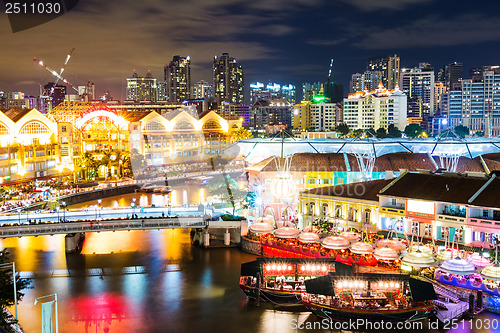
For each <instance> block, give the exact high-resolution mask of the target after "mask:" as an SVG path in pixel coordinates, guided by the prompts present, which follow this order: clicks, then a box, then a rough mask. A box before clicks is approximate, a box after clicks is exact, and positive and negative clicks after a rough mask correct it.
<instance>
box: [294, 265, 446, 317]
mask: <svg viewBox="0 0 500 333" xmlns="http://www.w3.org/2000/svg"><path fill="white" fill-rule="evenodd" d="M305 286H306V292H305V293H303V294H302V303H303V304H304V306H305V307H306V308H307V309H308V310H310V311H311V312H313V313H314V314H316V315H318V316H319V317H323V318H328V319H331V320H340V321H342V320H349V319H351V320H352V319H366V320H384V321H407V320H418V319H423V318H425V317H427V316H429V315H430V314H431V313H432V311H433V310H434V305H433V304H432V303H431V300H433V299H436V298H437V297H436V293H435V291H434V287H433V285H432V284H431V283H429V282H426V281H422V280H417V279H414V278H411V277H410V276H409V275H405V274H379V273H354V271H351V272H349V271H346V270H344V271H342V272H340V271H339V272H330V273H329V274H327V275H324V276H321V277H318V278H316V279H312V280H309V281H306V282H305Z"/></svg>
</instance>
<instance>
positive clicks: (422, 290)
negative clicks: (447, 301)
mask: <svg viewBox="0 0 500 333" xmlns="http://www.w3.org/2000/svg"><path fill="white" fill-rule="evenodd" d="M408 282H409V284H410V291H411V296H412V297H413V301H415V302H421V301H429V300H432V299H437V296H436V291H435V290H434V285H433V284H432V283H430V282H427V281H422V280H418V279H414V278H410V279H409V281H408Z"/></svg>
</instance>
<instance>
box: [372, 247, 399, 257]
mask: <svg viewBox="0 0 500 333" xmlns="http://www.w3.org/2000/svg"><path fill="white" fill-rule="evenodd" d="M373 255H374V256H375V258H377V259H379V260H396V259H398V258H399V253H398V252H397V251H396V250H395V249H393V248H390V247H388V246H385V247H378V248H376V249H375V251H374V252H373Z"/></svg>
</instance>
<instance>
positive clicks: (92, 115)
mask: <svg viewBox="0 0 500 333" xmlns="http://www.w3.org/2000/svg"><path fill="white" fill-rule="evenodd" d="M98 117H104V118H107V119H109V120H110V121H111V122H112V123H113V124H114V125H115V126H116V127H118V128H125V127H127V125H128V122H127V121H126V120H125V119H123V118H122V117H120V116H118V115H117V114H115V113H113V112H110V111H105V110H97V111H93V112H89V113H87V114H85V115H84V116H83V117H81V118H79V119H78V120H77V121H76V123H75V125H76V127H78V128H82V127H83V126H84V125H85V124H86V123H88V122H89V121H91V120H93V119H96V118H98Z"/></svg>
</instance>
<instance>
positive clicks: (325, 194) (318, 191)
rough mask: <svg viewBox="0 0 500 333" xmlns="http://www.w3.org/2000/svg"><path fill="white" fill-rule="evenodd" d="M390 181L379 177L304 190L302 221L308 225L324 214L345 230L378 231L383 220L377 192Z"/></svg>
mask: <svg viewBox="0 0 500 333" xmlns="http://www.w3.org/2000/svg"><path fill="white" fill-rule="evenodd" d="M390 182H391V180H386V179H379V180H372V181H368V182H363V183H352V184H344V185H336V186H328V187H319V188H315V189H311V190H308V191H304V192H301V193H300V195H299V205H298V206H299V207H298V210H299V214H300V217H301V218H300V223H301V224H302V227H305V226H307V225H309V224H310V223H311V222H312V220H314V219H315V218H318V217H324V218H326V219H327V220H329V221H330V222H332V223H334V224H336V226H338V227H343V228H344V229H348V228H355V229H356V230H371V231H375V230H376V226H377V223H378V221H379V199H378V196H377V195H378V193H379V192H380V190H382V189H383V188H384V187H385V186H387V185H388V184H389V183H390Z"/></svg>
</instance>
